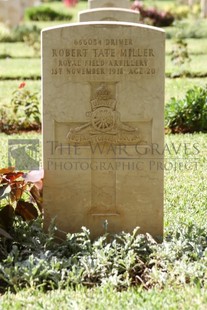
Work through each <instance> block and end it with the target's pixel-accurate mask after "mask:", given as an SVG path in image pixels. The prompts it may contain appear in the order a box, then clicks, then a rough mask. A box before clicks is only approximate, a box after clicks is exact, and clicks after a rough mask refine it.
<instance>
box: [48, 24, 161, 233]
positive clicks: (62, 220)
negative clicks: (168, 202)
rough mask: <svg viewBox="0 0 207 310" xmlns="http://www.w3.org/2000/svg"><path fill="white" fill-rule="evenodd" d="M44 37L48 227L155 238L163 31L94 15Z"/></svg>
mask: <svg viewBox="0 0 207 310" xmlns="http://www.w3.org/2000/svg"><path fill="white" fill-rule="evenodd" d="M42 38H43V48H42V50H43V60H42V64H43V79H42V81H43V139H44V141H43V142H44V143H43V144H44V170H45V178H44V210H45V226H46V227H47V226H48V225H49V222H50V220H51V219H52V218H54V217H56V223H57V226H58V227H59V228H60V229H61V230H63V231H66V232H77V231H80V229H81V227H82V226H86V227H88V228H90V230H91V234H92V237H97V236H98V235H100V234H102V233H103V232H104V231H106V230H107V231H108V232H111V233H115V232H120V231H122V230H125V231H132V230H133V229H134V228H135V227H136V226H139V227H140V231H141V232H149V233H151V234H152V235H153V236H155V237H156V236H161V235H162V232H163V139H164V124H163V119H164V116H163V106H164V104H163V103H164V58H165V57H164V32H163V31H162V30H160V29H158V28H153V27H149V26H143V25H139V24H137V25H136V24H132V23H131V24H130V23H120V22H116V23H114V22H91V23H80V24H71V25H68V26H60V27H56V28H50V29H46V30H44V31H43V33H42Z"/></svg>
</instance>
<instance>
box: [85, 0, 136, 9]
mask: <svg viewBox="0 0 207 310" xmlns="http://www.w3.org/2000/svg"><path fill="white" fill-rule="evenodd" d="M88 6H89V9H96V8H107V7H108V8H111V7H114V8H123V9H129V8H130V6H131V3H130V1H129V0H89V1H88Z"/></svg>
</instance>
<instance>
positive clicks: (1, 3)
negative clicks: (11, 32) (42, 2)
mask: <svg viewBox="0 0 207 310" xmlns="http://www.w3.org/2000/svg"><path fill="white" fill-rule="evenodd" d="M21 19H22V8H21V2H20V0H0V22H3V23H4V24H6V25H7V26H9V27H14V26H17V25H18V24H19V23H20V21H21Z"/></svg>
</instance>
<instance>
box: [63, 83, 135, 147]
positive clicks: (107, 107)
mask: <svg viewBox="0 0 207 310" xmlns="http://www.w3.org/2000/svg"><path fill="white" fill-rule="evenodd" d="M90 104H91V111H88V112H86V116H87V117H88V118H89V121H88V122H87V123H84V124H83V125H81V126H78V127H75V128H70V130H69V132H68V134H67V139H68V140H69V142H70V143H81V144H88V143H90V142H109V143H114V144H120V143H128V144H130V142H131V143H133V144H134V143H139V142H140V136H139V130H138V128H134V127H133V126H130V125H128V124H126V123H123V122H121V115H120V112H119V111H117V109H116V108H117V101H116V99H115V98H113V95H112V93H111V91H110V89H109V87H108V86H107V84H105V83H103V84H101V85H100V86H99V87H97V89H96V91H95V98H93V99H92V100H91V101H90Z"/></svg>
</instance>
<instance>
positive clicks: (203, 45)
mask: <svg viewBox="0 0 207 310" xmlns="http://www.w3.org/2000/svg"><path fill="white" fill-rule="evenodd" d="M184 42H186V43H187V50H188V53H189V54H190V55H203V54H205V55H206V54H207V38H206V39H185V40H184ZM174 44H175V43H174V40H173V39H169V40H166V53H167V54H170V52H171V51H172V49H173V46H174Z"/></svg>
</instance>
